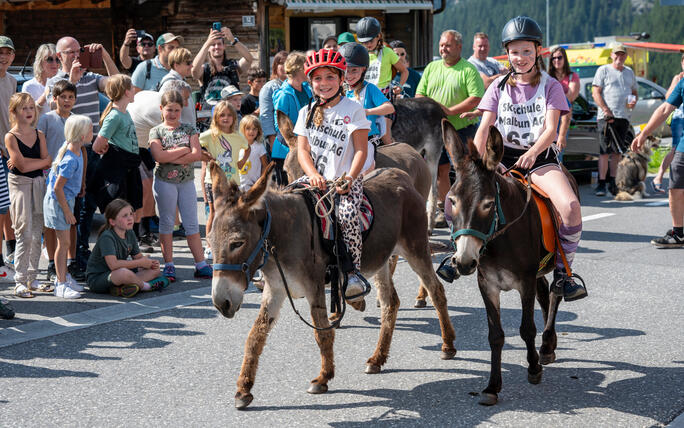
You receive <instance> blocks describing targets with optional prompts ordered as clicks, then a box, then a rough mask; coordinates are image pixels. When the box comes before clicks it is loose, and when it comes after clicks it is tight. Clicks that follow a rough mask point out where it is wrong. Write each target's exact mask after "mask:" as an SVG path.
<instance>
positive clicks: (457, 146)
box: [442, 119, 468, 163]
mask: <svg viewBox="0 0 684 428" xmlns="http://www.w3.org/2000/svg"><path fill="white" fill-rule="evenodd" d="M442 138H443V139H444V147H445V148H446V150H447V152H448V153H449V158H451V162H452V163H455V162H457V161H458V160H459V159H461V158H463V157H464V156H466V155H468V148H467V147H466V146H465V145H464V144H463V141H462V140H461V137H459V136H458V134H457V133H456V130H455V129H454V127H453V125H452V124H451V122H449V121H448V120H447V119H442Z"/></svg>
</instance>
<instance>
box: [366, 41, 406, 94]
mask: <svg viewBox="0 0 684 428" xmlns="http://www.w3.org/2000/svg"><path fill="white" fill-rule="evenodd" d="M368 60H369V61H368V64H369V65H368V71H367V74H366V81H368V82H370V83H374V84H375V86H377V87H378V88H380V89H384V88H386V87H387V85H389V84H390V81H391V80H392V66H393V65H394V64H396V63H397V62H399V56H398V55H397V54H396V53H394V50H392V49H391V48H388V47H387V46H383V48H382V59H381V62H380V64H379V66H380V71H379V73H380V74H379V76H378V77H377V82H376V81H375V80H376V76H375V74H374V72H373V71H374V70H373V69H374V68H375V67H374V65H373V63H375V62H377V61H378V56H377V55H376V54H375V53H368Z"/></svg>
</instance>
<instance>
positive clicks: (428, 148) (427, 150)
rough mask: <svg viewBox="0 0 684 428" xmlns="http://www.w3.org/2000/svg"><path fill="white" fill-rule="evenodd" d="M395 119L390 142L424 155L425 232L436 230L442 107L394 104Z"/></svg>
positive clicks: (421, 102) (424, 101) (414, 101)
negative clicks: (427, 180) (426, 191)
mask: <svg viewBox="0 0 684 428" xmlns="http://www.w3.org/2000/svg"><path fill="white" fill-rule="evenodd" d="M394 109H395V110H396V118H395V120H394V122H393V123H392V138H394V140H395V141H401V142H402V143H406V144H408V145H410V146H411V147H413V148H414V149H416V150H417V151H418V152H424V156H425V161H426V162H427V166H428V169H429V171H430V177H431V178H432V181H431V187H430V195H429V197H428V204H427V213H428V230H429V232H430V233H432V231H433V230H434V227H435V214H436V212H435V209H436V208H437V167H438V166H439V165H438V164H439V157H440V156H441V154H442V148H443V147H444V136H443V134H442V125H441V123H442V120H443V119H445V118H446V114H445V113H444V110H442V106H441V105H439V103H438V102H436V101H434V100H433V99H431V98H427V97H421V98H403V99H400V100H397V101H395V103H394Z"/></svg>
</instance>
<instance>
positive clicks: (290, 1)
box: [272, 0, 434, 13]
mask: <svg viewBox="0 0 684 428" xmlns="http://www.w3.org/2000/svg"><path fill="white" fill-rule="evenodd" d="M272 2H273V3H277V4H279V5H282V6H285V8H286V9H288V10H296V11H308V12H331V11H335V10H384V11H385V12H387V13H402V12H408V11H410V10H432V9H433V7H434V6H433V4H432V0H272Z"/></svg>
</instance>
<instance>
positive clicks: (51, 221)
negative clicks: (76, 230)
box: [43, 193, 74, 230]
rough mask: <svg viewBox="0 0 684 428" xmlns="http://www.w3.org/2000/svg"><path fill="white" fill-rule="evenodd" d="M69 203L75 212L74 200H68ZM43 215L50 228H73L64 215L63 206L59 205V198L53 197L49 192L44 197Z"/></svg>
mask: <svg viewBox="0 0 684 428" xmlns="http://www.w3.org/2000/svg"><path fill="white" fill-rule="evenodd" d="M67 204H68V205H69V208H70V209H71V212H72V214H73V212H74V200H73V199H69V200H67ZM43 217H44V221H45V227H47V228H48V229H54V230H69V229H71V225H70V224H69V223H67V221H66V218H65V217H64V211H62V207H61V206H59V202H58V201H57V199H55V198H53V197H51V196H50V194H49V193H47V194H46V195H45V198H43Z"/></svg>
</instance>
